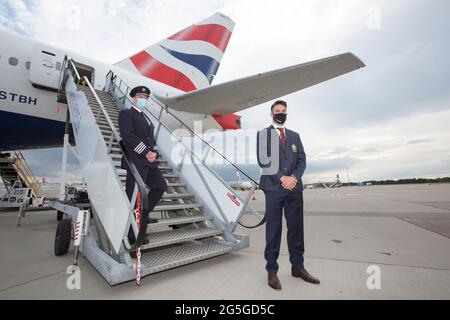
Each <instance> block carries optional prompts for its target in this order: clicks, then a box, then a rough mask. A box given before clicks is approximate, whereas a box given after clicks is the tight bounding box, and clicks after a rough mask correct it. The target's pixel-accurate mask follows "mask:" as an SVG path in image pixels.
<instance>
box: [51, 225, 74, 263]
mask: <svg viewBox="0 0 450 320" xmlns="http://www.w3.org/2000/svg"><path fill="white" fill-rule="evenodd" d="M71 238H72V220H71V219H64V220H61V221H60V222H58V227H57V228H56V235H55V256H62V255H65V254H66V253H67V251H69V247H70V240H71Z"/></svg>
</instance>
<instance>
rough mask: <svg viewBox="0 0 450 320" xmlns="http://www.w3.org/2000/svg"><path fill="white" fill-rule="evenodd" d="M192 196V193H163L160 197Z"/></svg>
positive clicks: (179, 197) (177, 197) (185, 197)
mask: <svg viewBox="0 0 450 320" xmlns="http://www.w3.org/2000/svg"><path fill="white" fill-rule="evenodd" d="M193 197H194V194H193V193H164V194H163V196H162V199H189V198H193Z"/></svg>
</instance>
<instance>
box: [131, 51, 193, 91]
mask: <svg viewBox="0 0 450 320" xmlns="http://www.w3.org/2000/svg"><path fill="white" fill-rule="evenodd" d="M130 60H131V62H132V63H133V64H134V66H135V67H136V68H137V69H138V70H139V72H140V73H141V74H142V75H143V76H145V77H147V78H150V79H153V80H155V81H159V82H162V83H165V84H167V85H169V86H171V87H174V88H177V89H180V90H182V91H184V92H189V91H194V90H196V89H197V87H196V86H195V85H194V84H193V83H192V81H191V80H189V78H188V77H186V76H185V75H184V74H183V73H181V72H180V71H178V70H175V69H173V68H171V67H169V66H167V65H165V64H163V63H161V62H159V61H158V60H156V59H155V58H153V57H152V56H151V55H150V54H149V53H148V52H147V51H141V52H139V53H138V54H136V55H134V56H132V57H131V58H130Z"/></svg>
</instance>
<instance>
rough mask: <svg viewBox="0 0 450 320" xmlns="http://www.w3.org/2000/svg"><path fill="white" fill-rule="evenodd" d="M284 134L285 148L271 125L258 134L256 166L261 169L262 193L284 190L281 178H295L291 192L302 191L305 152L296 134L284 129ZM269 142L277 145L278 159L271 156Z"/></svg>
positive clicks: (275, 156)
mask: <svg viewBox="0 0 450 320" xmlns="http://www.w3.org/2000/svg"><path fill="white" fill-rule="evenodd" d="M285 134H286V146H283V144H282V142H281V138H280V136H279V134H278V132H277V131H276V129H275V127H274V126H273V125H271V126H270V127H268V128H265V129H263V130H261V131H259V132H258V135H257V139H256V141H257V144H256V145H257V157H258V164H259V166H260V167H261V168H262V174H261V180H260V188H261V189H262V190H264V191H284V190H286V189H284V188H283V187H282V186H281V181H280V179H281V177H283V176H295V177H296V178H297V181H298V182H297V186H296V187H295V189H294V190H293V191H294V192H295V191H302V190H303V182H302V176H303V173H304V172H305V169H306V154H305V150H304V149H303V144H302V141H301V139H300V135H299V134H298V133H297V132H295V131H292V130H289V129H285ZM273 135H275V136H276V137H275V136H273ZM271 141H274V142H276V143H278V149H279V152H278V158H277V155H275V154H274V155H272V148H271V143H270V142H271ZM272 164H273V166H272ZM277 164H278V165H277Z"/></svg>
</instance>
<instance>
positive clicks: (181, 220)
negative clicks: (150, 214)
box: [147, 215, 209, 232]
mask: <svg viewBox="0 0 450 320" xmlns="http://www.w3.org/2000/svg"><path fill="white" fill-rule="evenodd" d="M206 220H209V218H208V217H207V216H204V215H195V216H187V217H186V216H184V217H175V218H166V219H158V222H155V223H149V224H148V225H147V232H150V230H151V229H153V228H155V227H160V226H171V225H177V224H185V223H194V222H202V221H206Z"/></svg>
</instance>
